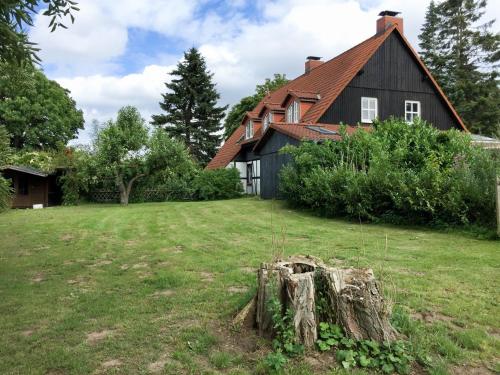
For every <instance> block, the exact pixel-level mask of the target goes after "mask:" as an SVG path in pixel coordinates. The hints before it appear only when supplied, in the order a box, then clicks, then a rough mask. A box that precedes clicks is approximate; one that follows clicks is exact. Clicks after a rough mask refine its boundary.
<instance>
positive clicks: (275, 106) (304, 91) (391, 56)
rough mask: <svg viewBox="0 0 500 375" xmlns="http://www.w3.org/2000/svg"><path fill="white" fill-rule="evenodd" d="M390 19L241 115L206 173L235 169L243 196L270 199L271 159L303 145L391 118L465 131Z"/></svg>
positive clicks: (276, 161) (278, 161)
mask: <svg viewBox="0 0 500 375" xmlns="http://www.w3.org/2000/svg"><path fill="white" fill-rule="evenodd" d="M398 14H399V13H398V12H392V11H383V12H381V13H380V14H379V16H380V18H379V19H378V20H377V22H376V34H375V35H373V36H372V37H371V38H369V39H367V40H365V41H363V42H362V43H360V44H358V45H356V46H354V47H352V48H351V49H349V50H347V51H345V52H343V53H342V54H340V55H338V56H337V57H335V58H333V59H331V60H329V61H326V62H324V61H322V60H321V59H320V58H319V57H315V56H309V57H308V58H307V60H306V63H305V71H304V74H302V75H301V76H299V77H297V78H296V79H294V80H292V81H290V82H288V83H287V84H286V85H285V86H283V87H281V88H280V89H278V90H276V91H274V92H272V93H270V94H269V95H267V96H266V97H265V98H264V99H262V101H261V102H260V103H259V104H258V105H257V106H256V107H255V108H254V110H253V111H251V112H248V113H247V114H246V116H245V118H244V119H243V121H242V124H241V125H240V127H239V128H238V129H237V130H236V131H235V132H234V133H233V134H232V135H231V136H230V137H229V138H228V139H227V140H226V142H225V143H224V145H223V146H222V147H221V149H220V150H219V152H218V153H217V154H216V156H215V157H214V158H213V159H212V160H211V162H210V163H209V164H208V166H207V168H209V169H213V168H226V167H232V166H234V167H236V168H237V169H238V170H239V171H240V175H241V178H242V182H243V184H244V187H245V189H246V192H247V193H248V194H260V196H261V197H262V198H273V197H277V195H278V185H279V181H278V179H279V170H280V169H281V167H282V166H283V165H284V164H286V163H287V162H288V161H289V156H288V155H283V154H280V153H279V150H280V149H281V148H282V147H283V146H285V145H287V144H291V145H297V144H299V143H300V142H301V141H303V140H313V141H321V140H324V139H333V140H335V139H339V134H338V130H339V126H340V124H346V125H347V126H348V127H347V130H348V132H354V131H356V130H357V129H358V126H357V125H360V126H361V127H363V126H367V127H369V126H370V124H371V123H372V121H373V120H374V119H375V118H378V119H380V120H384V119H387V118H389V117H391V116H394V117H400V118H404V119H405V120H406V121H408V122H411V121H412V120H413V118H415V117H417V116H418V117H420V118H422V119H424V120H426V121H427V122H429V123H431V124H433V125H434V126H435V127H437V128H438V129H443V130H446V129H450V128H457V129H461V130H464V131H467V129H466V127H465V125H464V123H463V122H462V120H461V118H460V116H459V115H458V114H457V112H456V111H455V109H454V108H453V106H452V105H451V103H450V102H449V100H448V99H447V97H446V95H445V94H444V93H443V91H442V89H441V88H440V87H439V85H438V84H437V83H436V81H435V80H434V78H433V77H432V76H431V74H430V73H429V71H428V70H427V68H426V67H425V65H424V64H423V63H422V61H421V60H420V58H419V56H418V55H417V53H416V52H415V50H414V49H413V48H412V46H411V45H410V44H409V42H408V40H407V39H406V38H405V36H404V33H403V19H402V18H400V17H398Z"/></svg>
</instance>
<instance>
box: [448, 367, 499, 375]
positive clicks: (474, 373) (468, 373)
mask: <svg viewBox="0 0 500 375" xmlns="http://www.w3.org/2000/svg"><path fill="white" fill-rule="evenodd" d="M450 374H453V375H493V374H494V372H492V371H490V370H488V369H487V368H486V367H473V366H453V367H451V371H450Z"/></svg>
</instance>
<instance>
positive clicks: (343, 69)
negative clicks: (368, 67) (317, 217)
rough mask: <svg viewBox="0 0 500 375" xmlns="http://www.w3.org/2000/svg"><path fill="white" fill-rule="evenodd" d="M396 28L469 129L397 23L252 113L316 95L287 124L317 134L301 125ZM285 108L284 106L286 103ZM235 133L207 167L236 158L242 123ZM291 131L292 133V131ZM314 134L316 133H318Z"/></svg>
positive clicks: (316, 116)
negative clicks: (292, 97)
mask: <svg viewBox="0 0 500 375" xmlns="http://www.w3.org/2000/svg"><path fill="white" fill-rule="evenodd" d="M392 32H397V33H398V34H399V35H400V36H401V37H402V38H403V41H404V42H405V44H406V46H407V47H408V48H409V50H410V51H411V53H412V54H413V55H414V56H415V58H416V60H417V61H418V63H419V65H420V66H421V67H422V68H423V70H424V71H425V72H426V73H427V75H428V76H429V77H430V79H431V81H432V83H433V84H434V86H435V87H436V89H437V91H438V92H439V94H440V95H441V96H442V97H443V100H444V101H445V103H446V104H447V105H448V107H449V108H450V110H451V111H452V113H453V114H454V116H455V118H456V119H457V121H458V123H459V124H460V125H461V126H462V127H463V129H464V130H466V131H467V129H466V127H465V126H464V124H463V122H462V120H461V119H460V117H459V116H458V114H457V112H456V111H455V109H454V108H453V106H452V105H451V103H450V102H449V100H448V99H447V98H446V96H445V95H444V93H443V91H442V90H441V88H440V87H439V85H438V84H437V82H436V81H435V80H434V78H433V77H432V76H431V75H430V73H429V71H428V70H427V68H426V67H425V65H424V64H423V62H422V61H421V60H420V58H419V57H418V55H417V53H416V52H415V51H414V50H413V48H412V47H411V45H410V44H409V42H408V40H407V39H406V38H405V37H404V36H403V35H402V34H401V33H400V32H399V30H398V29H397V28H396V26H395V25H394V26H391V27H389V28H388V29H387V30H385V31H384V32H381V33H378V34H375V35H374V36H372V37H371V38H368V39H367V40H365V41H364V42H362V43H360V44H358V45H356V46H354V47H352V48H351V49H349V50H347V51H345V52H343V53H341V54H340V55H338V56H337V57H335V58H333V59H331V60H329V61H327V62H325V63H323V64H321V65H319V66H317V67H315V68H314V69H312V70H310V71H309V72H308V73H304V74H302V75H300V76H299V77H297V78H296V79H294V80H292V81H290V82H288V83H287V84H286V85H284V86H283V87H281V88H279V89H277V90H276V91H274V92H272V93H270V94H269V95H267V96H266V97H264V98H263V99H262V100H261V101H260V103H259V104H257V106H256V107H255V108H254V110H253V111H251V112H250V113H251V114H252V116H255V115H256V116H259V115H261V114H262V110H263V109H264V108H265V106H266V105H267V106H268V107H270V106H271V105H272V106H273V107H275V106H276V105H277V104H278V103H279V104H280V105H284V101H285V99H286V98H287V97H288V95H295V96H298V97H302V96H304V97H307V98H308V99H311V100H312V99H316V101H315V103H314V104H313V105H312V106H311V108H310V109H309V110H308V111H307V112H306V113H305V114H304V115H303V116H302V118H301V122H302V123H301V124H288V125H286V126H287V127H288V126H290V127H291V128H290V129H289V130H288V132H292V133H293V134H294V135H296V136H298V135H305V136H307V135H311V136H313V134H312V133H309V132H308V131H307V130H304V129H300V128H299V127H300V126H304V125H312V124H317V123H318V121H319V119H320V118H321V116H322V115H323V113H324V112H325V111H326V110H327V109H328V108H329V107H330V105H331V104H332V103H333V102H334V101H335V99H336V98H337V97H338V96H339V95H340V93H341V92H342V91H343V90H344V89H345V87H346V86H347V85H348V84H349V82H350V81H351V80H352V79H353V78H354V76H355V75H356V74H357V73H358V72H359V70H360V69H362V68H363V66H364V65H365V64H366V63H367V62H368V60H369V59H370V58H371V57H372V56H373V54H374V53H375V52H376V51H377V50H378V48H379V47H380V46H381V45H382V43H383V42H384V41H385V40H386V39H387V37H388V36H389V35H390V34H391V33H392ZM281 110H283V108H282V107H281ZM245 118H246V117H245ZM321 126H327V125H321ZM328 126H330V125H328ZM333 126H335V125H333ZM273 127H274V129H275V130H279V131H281V132H282V133H284V134H287V133H285V132H286V131H287V130H284V129H283V127H284V124H273ZM292 128H293V130H292ZM235 133H237V134H238V135H237V136H235V137H234V134H233V136H231V137H229V139H228V140H226V143H225V144H224V145H223V146H222V147H221V149H220V150H219V152H218V153H217V155H216V156H215V158H214V159H213V160H212V161H211V162H210V163H209V164H208V166H207V168H219V167H225V166H226V165H227V164H228V163H229V162H230V161H231V160H233V159H234V157H235V156H236V155H237V154H238V152H239V150H240V145H239V143H238V140H239V139H240V138H241V135H242V134H244V125H243V124H242V125H240V127H239V128H238V129H237V130H236V131H235ZM266 133H267V132H266ZM289 135H290V136H292V135H291V134H289ZM314 135H315V136H316V134H314ZM313 139H316V138H313Z"/></svg>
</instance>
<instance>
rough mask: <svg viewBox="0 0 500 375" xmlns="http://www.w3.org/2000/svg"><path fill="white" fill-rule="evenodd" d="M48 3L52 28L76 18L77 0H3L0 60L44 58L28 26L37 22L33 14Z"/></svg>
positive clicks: (19, 63) (14, 60) (18, 60)
mask: <svg viewBox="0 0 500 375" xmlns="http://www.w3.org/2000/svg"><path fill="white" fill-rule="evenodd" d="M44 6H46V7H47V9H45V11H44V12H43V15H44V16H48V17H50V18H51V21H50V23H49V28H50V29H51V31H52V32H53V31H55V30H56V29H57V28H58V27H62V28H66V26H65V25H64V23H63V20H64V19H65V18H66V17H70V19H71V22H74V15H73V13H74V12H75V11H78V10H79V9H78V7H77V3H76V2H74V1H72V0H2V1H1V2H0V63H3V62H8V63H16V64H18V65H21V64H23V63H26V62H28V63H30V62H33V61H40V59H39V58H38V56H37V55H36V53H37V52H38V51H39V49H38V48H37V47H36V44H35V43H32V42H30V41H29V39H28V34H27V29H28V28H29V27H31V26H33V16H34V15H35V14H36V13H37V10H38V8H39V7H44Z"/></svg>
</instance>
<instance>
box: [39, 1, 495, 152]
mask: <svg viewBox="0 0 500 375" xmlns="http://www.w3.org/2000/svg"><path fill="white" fill-rule="evenodd" d="M427 4H428V1H427V0H419V1H413V2H409V1H400V0H307V1H303V0H253V1H249V0H183V1H179V0H148V1H137V0H121V1H119V2H114V1H105V0H79V7H80V9H81V10H80V12H78V13H76V14H75V16H76V20H75V24H73V25H69V28H68V29H67V30H64V29H60V30H57V31H56V32H55V33H50V32H49V31H48V28H47V25H48V22H49V20H48V19H47V17H42V16H38V17H37V18H36V21H35V27H34V28H32V29H31V31H30V37H31V39H32V40H33V41H35V42H37V43H39V45H40V47H41V48H42V52H41V57H42V60H43V68H44V70H45V72H46V74H47V75H48V76H49V77H50V78H52V79H55V80H57V81H58V82H59V83H60V84H61V85H63V86H64V87H66V88H68V89H69V90H70V91H71V95H72V97H73V98H74V99H75V100H76V102H77V105H78V107H79V108H82V109H83V111H84V113H85V118H86V121H87V123H89V124H90V121H91V120H92V119H97V120H98V121H105V120H107V119H109V118H112V117H114V116H115V114H116V112H117V110H118V109H119V108H120V107H121V106H124V105H129V104H130V105H135V106H137V107H138V108H139V110H140V111H141V113H142V114H143V116H144V117H145V118H146V119H148V120H149V118H150V116H151V114H154V113H158V112H159V107H158V101H159V100H160V98H161V96H160V95H161V93H162V92H163V91H164V82H165V81H166V80H169V74H168V73H169V72H170V71H171V70H172V69H173V67H174V66H175V64H176V63H177V62H178V61H179V60H180V59H181V58H182V54H183V51H185V50H186V49H188V48H190V47H192V46H195V47H197V48H199V49H200V51H201V52H202V54H203V55H204V56H205V58H206V60H207V65H208V67H209V69H210V70H211V71H212V72H213V73H214V80H215V82H216V83H217V88H218V90H219V92H220V94H221V104H234V103H235V102H237V101H238V100H239V99H240V98H241V97H243V96H246V95H249V94H251V93H252V91H253V89H254V87H255V85H256V84H258V83H261V82H262V81H263V80H264V79H265V78H266V77H271V76H272V75H273V74H274V73H285V74H286V75H287V76H288V77H289V78H294V77H295V76H297V75H299V74H300V73H301V72H302V71H303V68H304V60H305V57H306V56H308V55H317V56H323V57H324V58H325V59H330V58H332V57H334V56H335V55H337V54H339V53H341V52H342V51H344V50H345V49H348V48H350V47H351V46H353V45H354V44H357V43H359V42H360V41H362V40H364V39H366V38H368V37H370V36H371V35H373V34H374V32H375V21H376V19H377V14H378V13H379V12H380V11H381V10H384V9H391V10H397V11H401V12H402V14H401V16H402V17H403V18H404V23H405V26H404V28H405V35H406V36H407V37H408V39H409V40H410V42H411V43H412V44H413V45H414V46H415V47H417V35H418V33H419V29H420V27H421V25H422V23H423V20H424V14H425V9H426V7H427ZM499 16H500V1H491V0H490V2H489V5H488V8H487V13H486V16H485V20H486V19H492V18H500V17H499ZM495 29H496V30H497V31H498V30H499V26H498V23H497V24H496V25H495ZM87 139H88V136H87V133H86V132H85V131H83V132H82V133H81V135H80V138H79V141H81V142H86V141H87Z"/></svg>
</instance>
